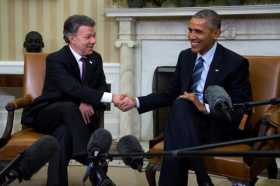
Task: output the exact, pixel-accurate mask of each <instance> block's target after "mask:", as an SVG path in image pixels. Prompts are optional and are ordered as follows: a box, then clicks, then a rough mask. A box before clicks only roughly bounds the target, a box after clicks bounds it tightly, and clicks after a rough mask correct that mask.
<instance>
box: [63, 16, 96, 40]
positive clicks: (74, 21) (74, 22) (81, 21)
mask: <svg viewBox="0 0 280 186" xmlns="http://www.w3.org/2000/svg"><path fill="white" fill-rule="evenodd" d="M80 26H90V27H94V26H95V21H94V20H93V19H92V18H90V17H88V16H86V15H72V16H70V17H68V18H67V19H66V21H65V22H64V26H63V38H64V40H65V42H66V43H69V36H71V35H73V34H75V33H76V32H77V31H78V29H79V28H80Z"/></svg>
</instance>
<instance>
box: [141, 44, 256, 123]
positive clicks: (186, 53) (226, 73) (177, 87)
mask: <svg viewBox="0 0 280 186" xmlns="http://www.w3.org/2000/svg"><path fill="white" fill-rule="evenodd" d="M196 57H197V54H195V53H193V52H192V51H191V49H187V50H183V51H182V52H181V53H180V54H179V58H178V62H177V65H176V71H175V77H174V80H173V81H172V83H171V85H170V88H169V89H168V90H167V91H166V92H165V93H163V94H155V93H153V94H150V95H147V96H143V97H139V102H140V108H139V109H138V111H139V112H140V113H143V112H147V111H150V110H153V109H155V108H158V107H162V106H168V105H171V104H172V102H173V101H174V100H175V99H176V98H177V97H178V96H179V95H181V94H183V92H184V91H189V89H190V83H191V77H192V71H193V68H194V64H195V61H196ZM209 85H219V86H221V87H223V88H224V89H225V90H226V91H227V93H228V94H229V96H230V97H231V99H232V102H233V103H239V102H245V101H250V100H251V86H250V82H249V63H248V61H247V59H245V58H243V57H242V56H240V55H238V54H236V53H234V52H233V51H231V50H229V49H226V48H224V47H223V46H222V45H220V44H218V45H217V49H216V52H215V54H214V58H213V61H212V63H211V66H210V68H209V72H208V75H207V79H206V83H205V87H204V90H206V89H207V87H208V86H209ZM210 115H211V114H210ZM232 118H233V124H234V125H235V127H236V125H238V123H239V121H240V119H241V114H240V112H233V113H232Z"/></svg>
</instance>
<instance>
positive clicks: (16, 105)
mask: <svg viewBox="0 0 280 186" xmlns="http://www.w3.org/2000/svg"><path fill="white" fill-rule="evenodd" d="M31 102H32V97H31V96H30V95H26V96H24V97H21V98H17V99H15V100H13V101H11V102H9V103H8V104H7V105H6V107H5V108H6V110H7V111H8V116H7V123H6V127H5V130H4V133H3V135H2V136H1V138H0V148H1V147H2V146H4V145H5V144H6V143H7V142H8V140H9V139H10V138H11V133H12V129H13V124H14V114H15V112H14V111H15V110H16V109H20V108H23V107H25V106H27V105H29V104H30V103H31Z"/></svg>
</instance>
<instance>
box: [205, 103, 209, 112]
mask: <svg viewBox="0 0 280 186" xmlns="http://www.w3.org/2000/svg"><path fill="white" fill-rule="evenodd" d="M204 106H205V109H206V112H207V113H208V114H210V108H209V104H206V103H204Z"/></svg>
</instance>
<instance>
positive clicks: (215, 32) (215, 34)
mask: <svg viewBox="0 0 280 186" xmlns="http://www.w3.org/2000/svg"><path fill="white" fill-rule="evenodd" d="M220 35H221V30H220V29H217V30H214V31H213V37H214V38H215V39H218V37H220Z"/></svg>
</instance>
